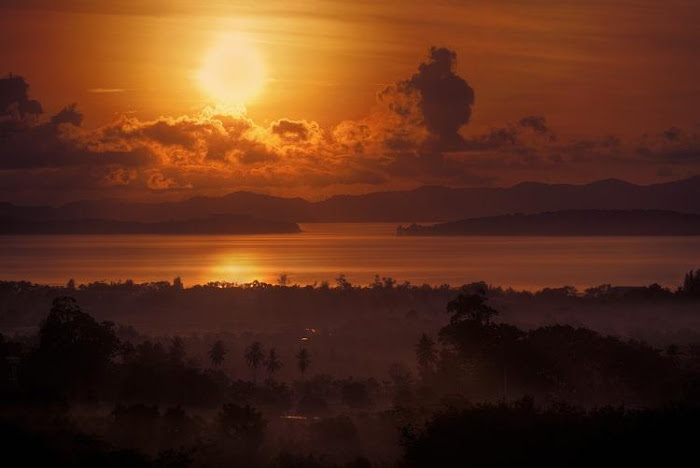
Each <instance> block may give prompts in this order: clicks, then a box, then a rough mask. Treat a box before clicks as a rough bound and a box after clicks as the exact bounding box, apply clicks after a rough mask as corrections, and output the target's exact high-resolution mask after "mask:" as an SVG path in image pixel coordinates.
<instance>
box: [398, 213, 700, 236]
mask: <svg viewBox="0 0 700 468" xmlns="http://www.w3.org/2000/svg"><path fill="white" fill-rule="evenodd" d="M396 233H397V234H398V235H399V236H696V235H700V215H697V214H688V213H679V212H676V211H667V210H560V211H547V212H543V213H536V214H521V213H516V214H508V215H501V216H488V217H480V218H468V219H463V220H459V221H451V222H447V223H438V224H431V225H419V224H411V225H409V226H407V227H403V226H399V227H398V229H397V231H396Z"/></svg>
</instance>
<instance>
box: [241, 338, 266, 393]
mask: <svg viewBox="0 0 700 468" xmlns="http://www.w3.org/2000/svg"><path fill="white" fill-rule="evenodd" d="M264 359H265V354H264V353H263V348H262V345H261V344H260V342H259V341H255V342H253V343H252V344H251V345H250V346H248V347H247V348H246V349H245V362H246V364H247V365H248V367H250V368H251V369H253V383H256V382H257V380H258V379H257V377H258V367H260V364H262V363H263V360H264Z"/></svg>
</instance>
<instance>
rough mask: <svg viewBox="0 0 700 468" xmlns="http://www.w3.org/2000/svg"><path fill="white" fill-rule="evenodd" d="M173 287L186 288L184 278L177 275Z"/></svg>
mask: <svg viewBox="0 0 700 468" xmlns="http://www.w3.org/2000/svg"><path fill="white" fill-rule="evenodd" d="M173 288H175V289H178V290H182V289H185V285H184V284H183V283H182V278H180V277H179V276H176V277H175V279H174V280H173Z"/></svg>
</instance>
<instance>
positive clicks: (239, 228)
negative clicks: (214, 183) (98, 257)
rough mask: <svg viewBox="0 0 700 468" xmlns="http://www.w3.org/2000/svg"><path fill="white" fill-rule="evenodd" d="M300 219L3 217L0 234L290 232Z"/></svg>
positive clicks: (249, 217) (248, 217)
mask: <svg viewBox="0 0 700 468" xmlns="http://www.w3.org/2000/svg"><path fill="white" fill-rule="evenodd" d="M298 232H301V228H299V225H298V224H297V223H293V222H289V221H270V220H266V219H260V218H255V217H253V216H249V215H231V214H222V215H211V216H206V217H203V218H196V219H185V220H170V221H158V222H151V223H148V222H139V221H119V220H110V219H42V220H37V219H22V218H13V217H1V218H0V234H290V233H298Z"/></svg>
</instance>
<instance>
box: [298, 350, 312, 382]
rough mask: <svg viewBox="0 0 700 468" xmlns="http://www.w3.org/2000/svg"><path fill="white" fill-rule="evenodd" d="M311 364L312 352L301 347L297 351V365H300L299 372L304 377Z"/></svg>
mask: <svg viewBox="0 0 700 468" xmlns="http://www.w3.org/2000/svg"><path fill="white" fill-rule="evenodd" d="M310 365H311V354H309V351H308V350H307V349H306V348H301V349H300V350H299V352H298V353H297V367H299V372H301V376H302V377H304V374H305V373H306V369H308V368H309V366H310Z"/></svg>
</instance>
